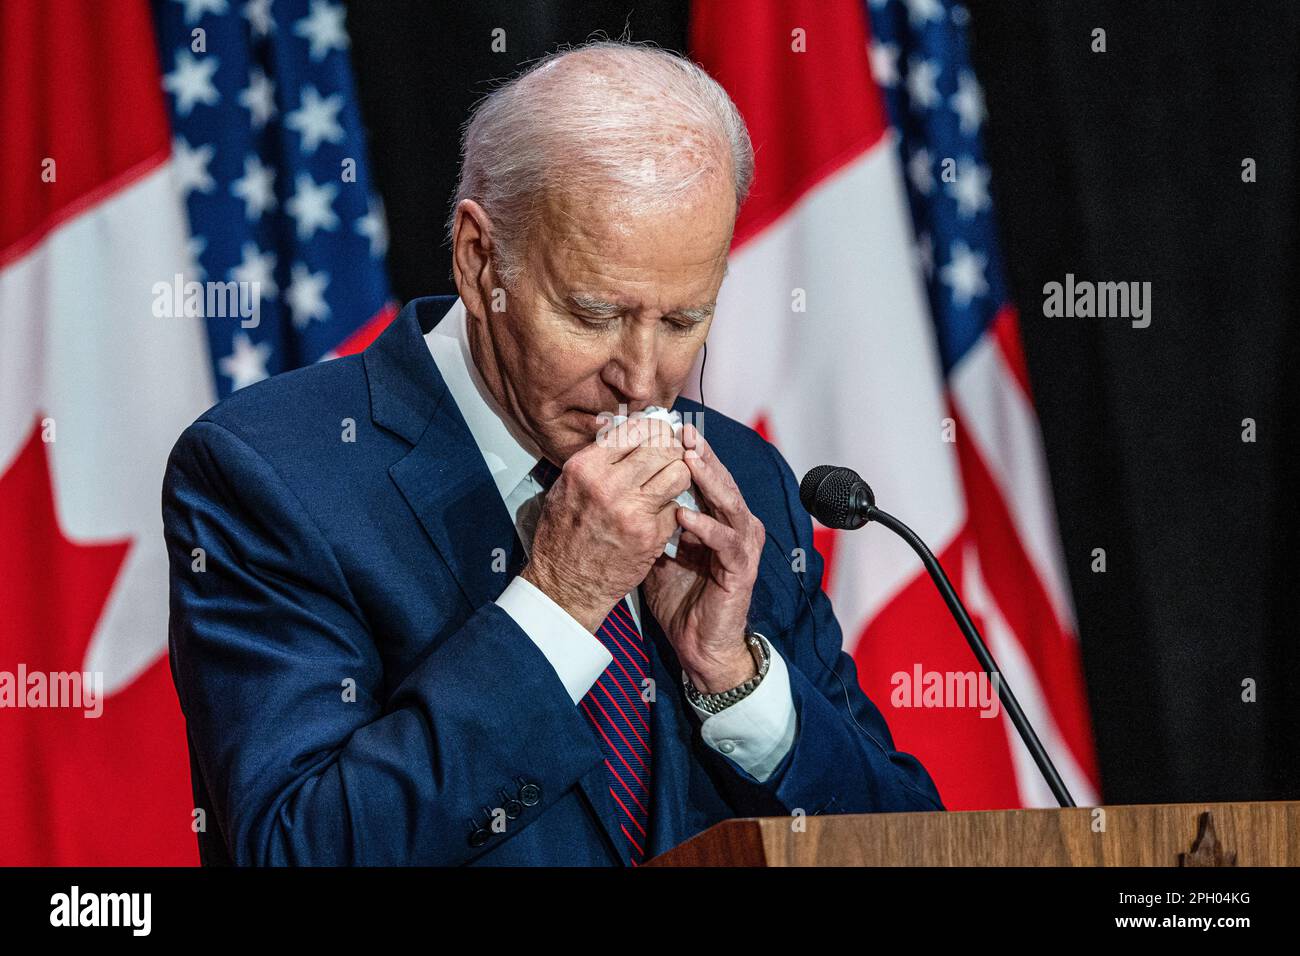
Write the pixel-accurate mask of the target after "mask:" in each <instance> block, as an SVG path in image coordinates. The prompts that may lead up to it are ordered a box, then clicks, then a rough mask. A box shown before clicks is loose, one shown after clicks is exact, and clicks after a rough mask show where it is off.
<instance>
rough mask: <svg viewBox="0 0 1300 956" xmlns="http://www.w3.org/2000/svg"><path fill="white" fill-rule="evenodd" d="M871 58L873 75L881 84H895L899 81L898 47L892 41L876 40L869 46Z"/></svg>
mask: <svg viewBox="0 0 1300 956" xmlns="http://www.w3.org/2000/svg"><path fill="white" fill-rule="evenodd" d="M867 56H868V57H870V59H871V75H872V76H873V77H875V79H876V82H877V83H879V84H880V85H881V86H893V85H894V84H895V83H897V82H898V47H897V46H895V45H894V44H892V43H877V42H875V41H874V40H873V41H872V42H871V45H870V46H869V47H868V48H867Z"/></svg>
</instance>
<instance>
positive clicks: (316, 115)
mask: <svg viewBox="0 0 1300 956" xmlns="http://www.w3.org/2000/svg"><path fill="white" fill-rule="evenodd" d="M341 109H343V97H342V96H340V95H338V94H335V95H334V96H330V97H326V98H325V99H321V95H320V93H319V92H317V90H316V87H314V86H306V87H303V91H302V104H301V105H300V106H299V107H298V108H297V109H296V110H294V111H293V112H292V113H290V114H289V115H288V116H287V117H286V118H285V123H284V125H285V126H287V127H289V129H291V130H295V131H296V132H298V133H299V134H300V135H301V136H302V150H303V152H304V153H314V152H316V150H317V148H319V146H320V144H321V142H322V141H326V142H330V143H341V142H343V127H342V126H340V125H339V118H338V117H339V110H341Z"/></svg>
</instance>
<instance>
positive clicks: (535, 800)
mask: <svg viewBox="0 0 1300 956" xmlns="http://www.w3.org/2000/svg"><path fill="white" fill-rule="evenodd" d="M519 801H520V802H521V803H522V804H523V805H524V806H526V807H535V806H537V805H538V804H539V803H541V802H542V788H541V787H540V786H538V785H537V784H535V783H526V784H524V785H523V786H522V787H520V788H519Z"/></svg>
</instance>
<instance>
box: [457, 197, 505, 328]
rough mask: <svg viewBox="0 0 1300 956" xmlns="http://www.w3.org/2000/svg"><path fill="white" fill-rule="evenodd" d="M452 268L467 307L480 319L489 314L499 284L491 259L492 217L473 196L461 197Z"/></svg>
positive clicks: (467, 309)
mask: <svg viewBox="0 0 1300 956" xmlns="http://www.w3.org/2000/svg"><path fill="white" fill-rule="evenodd" d="M451 268H452V275H453V277H454V278H455V280H456V291H457V292H458V293H459V294H460V299H461V301H462V302H464V303H465V310H466V311H467V312H469V314H470V315H475V316H478V317H480V318H482V317H484V316H486V315H487V312H488V303H489V302H491V299H492V290H493V289H495V288H496V287H497V285H498V284H499V283H498V279H497V276H496V266H495V265H494V264H493V261H492V220H491V219H489V218H488V214H487V213H486V212H485V211H484V210H483V207H482V206H480V205H479V204H478V203H476V202H475V201H474V200H472V199H462V200H461V201H460V204H459V205H458V206H457V207H456V222H455V224H454V225H453V226H452V233H451Z"/></svg>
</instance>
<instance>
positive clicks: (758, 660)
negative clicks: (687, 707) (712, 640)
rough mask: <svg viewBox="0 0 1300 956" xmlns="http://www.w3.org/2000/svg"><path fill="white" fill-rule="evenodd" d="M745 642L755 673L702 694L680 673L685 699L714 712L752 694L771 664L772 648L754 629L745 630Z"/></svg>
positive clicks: (711, 712)
mask: <svg viewBox="0 0 1300 956" xmlns="http://www.w3.org/2000/svg"><path fill="white" fill-rule="evenodd" d="M745 643H746V644H748V645H749V652H750V653H751V654H753V655H754V664H755V666H757V667H758V673H757V674H756V675H754V676H753V677H751V678H750V679H749V680H747V681H745V683H743V684H740V685H739V686H737V687H733V688H731V690H724V691H722V692H721V693H719V694H704V693H701V692H700V689H699V688H698V687H696V686H695V685H694V684H693V683H692V682H691V679H690V678H689V677H687V676H686V675H685V674H682V687H683V688H685V690H686V699H687V700H689V701H690V702H691V703H692V704H694V705H695V706H696V707H699V708H700V709H702V710H707V711H708V712H709V713H710V714H716V713H717V712H718V711H720V710H723V709H724V708H726V707H730V706H731V705H732V704H734V703H736V702H737V701H739V700H744V699H745V698H746V697H748V696H749V695H750V694H752V693H753V692H754V690H755V688H757V687H758V685H759V684H761V683H762V682H763V678H764V677H765V676H767V670H768V668H769V667H771V666H772V648H771V647H770V646H769V645H768V643H767V638H765V637H764V636H763V635H762V634H759V633H758V632H756V631H746V632H745Z"/></svg>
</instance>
